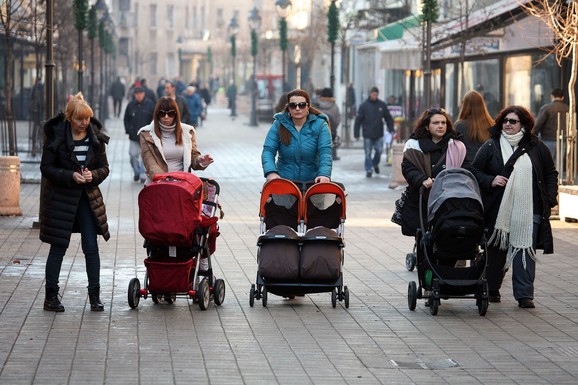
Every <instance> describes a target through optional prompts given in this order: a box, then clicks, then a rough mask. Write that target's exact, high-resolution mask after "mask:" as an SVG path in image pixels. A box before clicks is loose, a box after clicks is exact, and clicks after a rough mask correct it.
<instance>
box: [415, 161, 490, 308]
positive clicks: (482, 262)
mask: <svg viewBox="0 0 578 385" xmlns="http://www.w3.org/2000/svg"><path fill="white" fill-rule="evenodd" d="M422 205H423V204H422V199H421V197H420V216H421V210H423V208H422V207H421V206H422ZM485 242H486V241H485V234H484V226H483V204H482V200H481V196H480V191H479V187H478V184H477V181H476V179H475V178H474V176H473V175H472V174H471V173H470V172H469V171H467V170H465V169H460V168H456V169H447V170H444V171H442V172H440V173H439V174H438V176H437V177H436V180H435V182H434V184H433V186H432V189H431V191H430V195H429V200H428V226H427V227H426V226H425V225H424V224H423V223H421V228H420V229H418V231H417V235H416V255H417V270H418V271H417V273H418V279H419V286H418V285H416V283H415V282H414V281H411V282H410V283H409V286H408V307H409V309H410V310H415V307H416V300H417V299H418V298H426V301H427V302H426V305H427V306H429V307H430V313H431V314H432V315H436V314H437V312H438V309H439V305H440V301H441V299H442V298H443V299H449V298H474V299H475V300H476V306H477V307H478V312H479V314H480V315H482V316H483V315H485V314H486V311H487V309H488V302H489V301H488V285H487V281H486V278H485V271H486V262H487V258H486V256H485V249H486V247H485ZM459 260H468V261H470V266H469V267H456V262H457V261H459Z"/></svg>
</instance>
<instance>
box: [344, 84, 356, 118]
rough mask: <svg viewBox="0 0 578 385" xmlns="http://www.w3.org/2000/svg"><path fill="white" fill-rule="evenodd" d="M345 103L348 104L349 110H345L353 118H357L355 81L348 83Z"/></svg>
mask: <svg viewBox="0 0 578 385" xmlns="http://www.w3.org/2000/svg"><path fill="white" fill-rule="evenodd" d="M345 105H346V106H347V111H345V112H346V113H347V114H349V116H350V117H351V118H355V110H356V109H355V107H356V100H355V88H354V87H353V83H349V84H348V85H347V89H346V90H345Z"/></svg>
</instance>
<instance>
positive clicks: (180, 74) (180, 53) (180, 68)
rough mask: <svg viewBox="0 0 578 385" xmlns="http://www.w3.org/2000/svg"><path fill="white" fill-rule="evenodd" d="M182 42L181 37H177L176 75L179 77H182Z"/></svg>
mask: <svg viewBox="0 0 578 385" xmlns="http://www.w3.org/2000/svg"><path fill="white" fill-rule="evenodd" d="M183 41H184V39H183V37H182V36H181V35H179V37H177V54H178V58H179V69H178V71H177V74H179V76H183Z"/></svg>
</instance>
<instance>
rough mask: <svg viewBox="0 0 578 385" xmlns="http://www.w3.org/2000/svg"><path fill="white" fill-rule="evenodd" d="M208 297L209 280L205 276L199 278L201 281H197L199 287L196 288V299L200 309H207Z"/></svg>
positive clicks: (209, 292)
mask: <svg viewBox="0 0 578 385" xmlns="http://www.w3.org/2000/svg"><path fill="white" fill-rule="evenodd" d="M210 299H211V288H210V287H209V281H208V280H207V279H206V278H203V279H201V282H199V287H198V288H197V300H198V301H199V307H200V308H201V310H207V308H208V307H209V301H210Z"/></svg>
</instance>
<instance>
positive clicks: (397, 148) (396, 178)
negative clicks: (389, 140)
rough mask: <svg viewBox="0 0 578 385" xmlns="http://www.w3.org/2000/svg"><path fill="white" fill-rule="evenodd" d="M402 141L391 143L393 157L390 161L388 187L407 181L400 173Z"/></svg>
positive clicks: (405, 183)
mask: <svg viewBox="0 0 578 385" xmlns="http://www.w3.org/2000/svg"><path fill="white" fill-rule="evenodd" d="M403 147H404V143H393V159H392V163H391V182H390V183H389V188H397V187H398V186H405V185H407V181H406V180H405V178H404V177H403V174H402V173H401V161H402V160H403Z"/></svg>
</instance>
